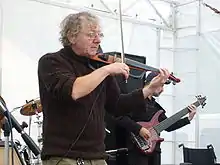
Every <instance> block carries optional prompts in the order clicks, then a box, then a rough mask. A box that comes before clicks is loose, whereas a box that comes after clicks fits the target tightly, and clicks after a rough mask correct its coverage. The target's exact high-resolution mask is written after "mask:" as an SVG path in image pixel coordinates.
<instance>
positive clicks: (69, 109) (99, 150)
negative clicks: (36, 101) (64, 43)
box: [38, 47, 144, 159]
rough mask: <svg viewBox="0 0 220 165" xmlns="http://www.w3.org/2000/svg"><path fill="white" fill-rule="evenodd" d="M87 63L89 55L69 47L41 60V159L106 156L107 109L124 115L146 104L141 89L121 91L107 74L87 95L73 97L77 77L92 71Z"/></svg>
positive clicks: (39, 66) (113, 79)
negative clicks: (127, 92) (127, 91)
mask: <svg viewBox="0 0 220 165" xmlns="http://www.w3.org/2000/svg"><path fill="white" fill-rule="evenodd" d="M87 64H88V59H87V58H86V57H81V56H78V55H76V54H75V53H74V52H73V51H72V49H71V48H70V47H64V48H63V49H61V50H60V51H58V52H55V53H48V54H46V55H44V56H43V57H41V59H40V60H39V64H38V78H39V91H40V99H41V104H42V107H43V148H42V159H45V158H46V157H48V156H60V157H69V158H77V157H81V158H84V159H100V158H105V156H106V155H105V145H104V138H105V128H104V115H105V109H106V110H107V111H109V112H110V113H112V114H116V115H121V114H124V113H126V112H129V111H131V110H133V109H135V107H139V108H142V109H143V107H144V97H143V92H142V90H136V91H134V92H132V93H130V94H127V95H120V90H119V87H118V85H117V82H116V80H115V78H114V77H113V76H108V77H107V78H106V79H105V80H104V81H103V82H102V83H101V84H100V85H98V86H97V87H96V88H95V90H94V91H92V92H91V93H90V94H88V95H87V96H84V97H82V98H80V99H78V100H77V101H74V100H73V99H72V97H71V93H72V86H73V83H74V81H75V80H76V78H77V77H80V76H84V75H86V74H89V73H91V72H92V71H93V70H92V69H91V68H89V67H88V65H87ZM131 100H132V101H131ZM133 101H135V103H134V102H133ZM89 116H90V117H89ZM85 123H87V124H85ZM83 127H85V128H84V130H83V131H82V129H83ZM81 132H82V133H81ZM79 134H80V137H79V139H78V140H76V139H77V138H78V136H79Z"/></svg>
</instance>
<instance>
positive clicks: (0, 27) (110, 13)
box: [0, 0, 202, 164]
mask: <svg viewBox="0 0 220 165" xmlns="http://www.w3.org/2000/svg"><path fill="white" fill-rule="evenodd" d="M29 1H34V2H39V3H43V4H46V5H51V6H56V7H61V8H66V9H72V10H75V11H85V10H89V11H91V12H93V13H95V14H97V15H99V16H102V17H106V18H111V19H115V20H118V19H119V18H118V16H117V13H115V12H113V11H111V9H110V8H109V7H108V5H107V4H106V3H105V2H104V1H103V0H100V2H101V3H102V5H103V6H104V7H105V9H106V10H107V11H97V10H95V9H92V8H90V9H88V8H86V7H79V6H70V5H68V4H64V3H60V2H52V1H49V0H29ZM138 1H139V0H137V1H136V2H134V3H137V2H138ZM145 1H146V2H148V3H149V4H150V5H151V7H152V8H153V9H154V10H155V12H156V14H157V15H158V16H159V17H160V18H161V19H162V20H163V23H164V24H165V25H166V26H163V25H157V24H153V23H150V22H147V21H139V20H137V19H134V18H129V17H126V16H123V17H122V20H123V21H125V22H131V23H134V24H139V25H147V26H150V27H153V28H156V30H157V43H156V46H157V52H156V56H157V65H158V66H160V49H168V50H170V51H172V52H173V60H174V61H175V54H176V52H177V51H179V50H181V51H197V53H198V50H199V45H198V47H197V48H176V43H177V34H176V32H177V31H178V30H181V29H186V28H196V29H197V37H198V38H197V39H198V40H197V41H198V42H199V37H200V34H201V1H202V0H192V1H191V2H187V3H179V2H176V1H172V0H160V1H163V2H166V3H169V4H170V5H171V7H172V15H173V20H172V27H170V25H169V24H168V22H167V21H166V20H165V19H164V18H163V16H162V15H161V13H160V12H159V11H158V10H157V9H156V7H155V6H154V5H153V4H152V3H151V1H155V0H145ZM198 1H199V7H198V11H197V13H198V14H197V24H196V26H188V27H181V28H176V17H175V15H176V10H177V7H181V6H185V5H189V4H192V3H195V2H198ZM130 8H132V6H129V7H128V8H126V9H124V10H123V12H126V11H127V10H129V9H130ZM0 12H1V13H0V14H1V15H0V16H1V22H0V94H1V92H2V91H1V89H2V44H3V43H2V38H3V37H2V33H3V8H2V5H1V3H0ZM161 30H167V31H172V32H173V47H170V48H163V47H160V35H161ZM173 65H174V70H175V62H174V64H173ZM197 65H198V63H197ZM197 69H198V68H197ZM196 72H197V81H198V79H199V75H198V73H199V72H198V70H197V71H196ZM198 90H199V89H197V91H198ZM175 96H176V95H175V89H174V90H173V94H172V96H171V97H173V99H174V98H175ZM173 109H175V103H174V104H173ZM195 127H196V132H195V137H196V146H198V145H199V114H198V115H197V117H196V125H195ZM172 137H173V140H172V141H171V142H172V145H173V150H172V152H173V153H172V154H173V162H172V163H173V164H175V163H176V156H175V155H176V152H175V151H176V150H175V143H177V141H176V133H175V132H173V133H172ZM187 142H190V143H193V142H192V141H187Z"/></svg>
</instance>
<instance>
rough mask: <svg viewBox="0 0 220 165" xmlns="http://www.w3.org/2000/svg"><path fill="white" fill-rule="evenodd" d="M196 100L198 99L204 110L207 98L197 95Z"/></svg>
mask: <svg viewBox="0 0 220 165" xmlns="http://www.w3.org/2000/svg"><path fill="white" fill-rule="evenodd" d="M196 99H197V101H198V103H199V104H200V105H201V106H202V108H204V106H205V105H206V102H205V101H206V99H207V98H206V96H203V97H202V96H201V95H197V96H196Z"/></svg>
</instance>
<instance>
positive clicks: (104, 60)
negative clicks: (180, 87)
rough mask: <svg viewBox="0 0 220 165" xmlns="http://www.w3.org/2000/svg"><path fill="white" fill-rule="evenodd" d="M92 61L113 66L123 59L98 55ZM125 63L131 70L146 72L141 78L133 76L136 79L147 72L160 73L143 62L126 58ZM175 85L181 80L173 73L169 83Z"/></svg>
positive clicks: (108, 55)
mask: <svg viewBox="0 0 220 165" xmlns="http://www.w3.org/2000/svg"><path fill="white" fill-rule="evenodd" d="M90 59H91V60H93V61H98V62H101V63H104V64H111V63H114V62H121V58H119V57H117V56H116V55H115V56H113V55H111V54H100V53H98V54H96V55H95V56H92V57H90ZM124 63H125V64H127V65H128V66H129V68H132V69H135V70H139V71H144V72H143V74H142V75H140V76H134V75H133V76H132V77H134V78H142V77H143V76H144V73H145V72H147V71H153V72H159V69H157V68H154V67H151V66H148V65H146V64H143V63H141V62H138V61H135V60H131V59H129V58H124ZM171 82H172V83H173V85H175V84H176V83H179V82H180V79H179V78H177V77H175V76H174V75H173V73H171V74H170V75H169V77H168V83H171Z"/></svg>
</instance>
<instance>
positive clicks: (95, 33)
mask: <svg viewBox="0 0 220 165" xmlns="http://www.w3.org/2000/svg"><path fill="white" fill-rule="evenodd" d="M84 34H86V35H87V36H88V37H89V38H90V39H95V38H96V37H97V36H98V37H99V38H100V39H102V38H103V37H104V34H103V33H101V32H93V31H91V32H88V33H84Z"/></svg>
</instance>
